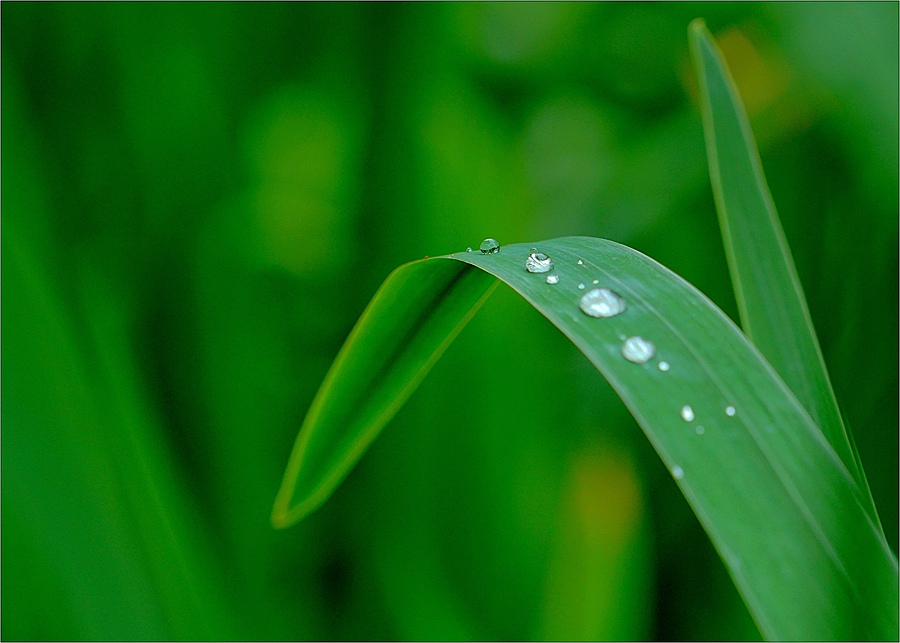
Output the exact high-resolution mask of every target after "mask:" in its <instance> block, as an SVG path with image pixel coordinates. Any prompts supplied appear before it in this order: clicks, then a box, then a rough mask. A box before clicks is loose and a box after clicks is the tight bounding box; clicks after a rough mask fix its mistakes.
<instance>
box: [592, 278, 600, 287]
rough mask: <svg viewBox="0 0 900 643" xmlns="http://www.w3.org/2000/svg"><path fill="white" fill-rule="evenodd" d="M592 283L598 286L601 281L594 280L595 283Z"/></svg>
mask: <svg viewBox="0 0 900 643" xmlns="http://www.w3.org/2000/svg"><path fill="white" fill-rule="evenodd" d="M591 283H592V284H594V285H595V286H596V285H597V284H599V283H600V280H599V279H594V281H592V282H591Z"/></svg>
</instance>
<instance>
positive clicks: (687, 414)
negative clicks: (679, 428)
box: [681, 404, 694, 422]
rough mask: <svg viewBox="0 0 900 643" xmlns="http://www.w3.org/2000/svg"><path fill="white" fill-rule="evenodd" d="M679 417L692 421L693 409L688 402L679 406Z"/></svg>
mask: <svg viewBox="0 0 900 643" xmlns="http://www.w3.org/2000/svg"><path fill="white" fill-rule="evenodd" d="M681 419H682V420H684V421H685V422H693V421H694V409H692V408H691V407H690V405H689V404H685V405H684V406H683V407H681Z"/></svg>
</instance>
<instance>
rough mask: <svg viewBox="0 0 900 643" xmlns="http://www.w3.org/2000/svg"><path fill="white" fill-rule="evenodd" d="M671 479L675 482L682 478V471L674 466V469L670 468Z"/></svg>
mask: <svg viewBox="0 0 900 643" xmlns="http://www.w3.org/2000/svg"><path fill="white" fill-rule="evenodd" d="M672 477H673V478H675V479H676V480H681V479H682V478H683V477H684V469H682V468H681V467H679V466H678V465H677V464H676V465H675V466H674V467H672Z"/></svg>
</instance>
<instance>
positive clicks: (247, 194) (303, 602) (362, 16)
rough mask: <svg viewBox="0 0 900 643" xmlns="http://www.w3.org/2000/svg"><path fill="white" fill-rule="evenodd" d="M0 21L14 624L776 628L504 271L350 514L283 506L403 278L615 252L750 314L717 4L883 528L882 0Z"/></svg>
mask: <svg viewBox="0 0 900 643" xmlns="http://www.w3.org/2000/svg"><path fill="white" fill-rule="evenodd" d="M0 10H2V119H3V122H2V125H3V127H2V161H3V165H2V170H3V171H2V291H3V306H2V326H3V334H2V385H3V396H2V402H3V404H2V589H3V593H2V628H3V629H2V636H3V638H4V639H96V640H103V639H152V640H160V639H172V638H176V639H177V638H188V639H208V638H213V639H250V640H267V639H343V640H346V639H351V640H352V639H375V640H378V639H439V640H440V639H540V638H551V639H579V638H588V639H606V638H612V639H673V640H677V639H713V640H715V639H731V638H736V639H747V638H749V639H752V638H756V637H758V636H759V633H758V632H757V630H756V628H755V626H754V625H753V623H752V621H751V620H750V618H749V616H748V614H747V611H746V609H745V608H744V606H743V604H742V603H741V601H740V598H739V596H738V595H737V592H736V590H735V589H734V587H733V585H732V584H731V582H730V580H729V577H728V575H727V573H726V571H725V569H724V567H723V565H722V563H721V562H720V560H719V558H718V556H717V554H716V552H715V551H714V549H713V548H712V546H711V545H710V543H709V541H708V539H707V537H706V536H705V534H704V532H703V531H702V529H701V528H700V526H699V524H698V522H697V520H696V519H695V518H694V516H693V514H692V513H691V511H690V508H689V507H688V506H687V504H686V502H685V501H684V499H683V497H682V496H681V495H680V493H679V492H678V490H677V488H676V486H675V485H674V483H673V482H672V480H671V478H670V476H669V475H668V474H667V473H666V471H665V468H664V467H663V465H662V463H661V462H660V461H659V459H658V457H657V456H656V455H655V454H654V452H653V450H652V448H651V447H650V446H649V444H648V442H647V440H646V439H645V438H644V436H643V434H642V433H641V431H640V430H639V428H638V427H637V426H636V424H635V422H634V421H633V420H632V418H631V417H630V416H629V414H628V413H627V412H626V410H625V409H624V407H623V405H622V404H621V403H620V402H619V400H618V398H616V396H615V395H614V394H613V393H612V391H611V389H610V388H609V387H608V385H607V384H606V383H605V382H604V381H603V379H602V378H601V377H600V375H599V374H598V373H597V372H596V371H594V369H593V368H592V367H591V366H590V364H589V363H588V362H587V360H586V359H585V358H584V357H582V356H581V354H580V353H578V352H577V351H576V350H575V349H574V348H573V347H572V346H571V345H570V344H569V342H568V341H567V340H566V339H565V338H564V337H563V336H562V335H561V334H560V333H558V332H557V331H556V330H555V329H554V328H553V327H552V326H551V325H550V324H549V322H547V321H546V320H545V319H544V318H543V317H541V316H540V315H539V314H538V313H536V312H535V311H533V310H532V309H530V308H529V307H528V305H527V304H525V303H524V301H522V300H520V299H518V298H517V297H516V296H515V295H514V294H513V293H512V292H511V291H510V290H509V289H507V288H505V287H501V288H500V289H498V290H497V291H496V292H495V294H494V295H493V296H492V297H491V299H490V300H489V301H488V303H487V304H486V305H485V307H484V308H483V309H482V311H481V312H480V314H479V315H477V316H476V317H475V319H474V320H473V321H472V322H471V324H470V325H469V327H468V328H466V330H464V331H463V333H462V335H461V336H460V337H459V339H458V340H457V341H456V343H455V344H454V345H453V346H452V347H451V348H450V350H449V351H448V352H447V354H446V355H445V356H444V358H443V359H442V360H441V362H440V363H439V364H438V365H437V366H436V367H435V369H434V370H433V372H432V373H431V375H430V376H429V377H428V378H427V379H426V381H425V382H424V384H423V385H422V386H421V388H420V389H419V391H418V392H417V393H416V394H415V395H414V396H413V398H412V399H411V400H410V402H409V403H408V404H407V405H406V407H405V408H404V409H403V410H402V411H401V412H400V413H399V415H398V416H397V417H396V419H394V420H393V421H392V422H391V424H390V425H389V426H388V427H387V429H386V430H385V432H384V434H383V435H382V436H381V438H379V440H377V441H376V442H375V444H374V445H373V447H372V448H371V449H370V451H369V452H368V454H367V455H366V456H365V457H364V458H363V460H362V462H361V463H360V465H359V466H358V467H357V468H356V469H355V470H354V472H353V473H352V474H351V475H350V476H349V478H348V479H347V480H346V482H345V484H344V485H343V486H342V487H340V489H339V490H338V491H337V492H336V493H335V495H334V496H333V498H332V499H331V500H330V501H329V502H328V503H327V504H326V505H325V506H324V507H323V508H322V509H320V510H319V511H317V512H316V513H315V514H314V515H312V516H311V517H309V518H308V519H307V520H305V521H304V522H302V523H301V524H299V525H297V526H295V527H293V528H291V529H288V530H285V531H275V530H273V529H272V528H271V527H270V524H269V512H270V509H271V505H272V502H273V500H274V496H275V492H276V490H277V488H278V485H279V482H280V479H281V476H282V473H283V468H284V465H285V464H286V462H287V457H288V453H289V451H290V447H291V445H292V443H293V440H294V438H295V435H296V431H297V429H298V427H299V425H300V422H301V420H302V418H303V416H304V414H305V412H306V409H307V407H308V405H309V403H310V401H311V399H312V397H313V395H314V394H315V392H316V389H317V388H318V385H319V383H320V382H321V380H322V378H323V376H324V374H325V372H326V369H327V368H328V366H329V365H330V363H331V360H332V359H333V357H334V356H335V354H336V352H337V350H338V349H339V347H340V345H341V343H342V342H343V340H344V338H345V337H346V335H347V333H348V332H349V330H350V328H351V327H352V325H353V323H354V322H355V320H356V318H357V316H358V315H359V313H360V312H361V311H362V309H363V307H364V306H365V304H366V303H367V302H368V300H369V299H370V297H371V296H372V294H373V293H374V292H375V289H376V288H377V287H378V285H379V284H380V283H381V281H382V280H383V279H384V278H385V277H386V276H387V274H388V273H389V272H390V270H391V269H393V268H394V267H396V266H397V265H399V264H401V263H403V262H406V261H409V260H412V259H417V258H421V257H422V256H424V255H426V254H431V255H435V254H443V253H449V252H454V251H459V250H462V249H464V248H465V247H466V246H475V245H477V244H478V243H479V242H480V241H481V240H482V239H483V238H484V237H487V236H492V237H496V238H497V239H499V240H500V242H501V243H511V242H520V241H525V242H527V241H537V240H540V239H546V238H552V237H556V236H564V235H593V236H600V237H606V238H611V239H614V240H617V241H619V242H622V243H625V244H627V245H630V246H632V247H635V248H637V249H639V250H641V251H642V252H645V253H646V254H649V255H650V256H652V257H654V258H656V259H657V260H659V261H661V262H662V263H664V264H665V265H667V266H669V267H671V268H672V269H674V270H675V271H676V272H678V273H680V274H681V275H683V276H684V277H686V278H687V279H688V280H690V281H691V282H692V283H694V284H695V285H697V286H698V287H699V288H700V289H701V290H703V291H704V292H706V293H707V294H708V295H709V296H710V297H711V298H712V299H713V300H714V301H716V302H717V303H718V304H719V305H720V306H721V307H722V308H723V309H724V310H725V311H726V312H727V313H728V314H729V315H731V316H732V317H733V318H737V314H736V306H735V302H734V297H733V294H732V292H731V288H730V282H729V277H728V274H727V268H726V264H725V258H724V252H723V249H722V244H721V237H720V233H719V230H718V227H717V221H716V215H715V210H714V205H713V199H712V193H711V189H710V185H709V179H708V174H707V166H706V159H705V154H704V141H703V132H702V128H701V121H700V114H699V110H698V107H697V102H696V93H697V92H696V85H695V80H694V76H693V72H692V68H691V62H690V58H689V55H688V47H687V26H688V23H689V22H690V20H691V19H693V18H695V17H704V18H705V19H706V20H707V23H708V25H709V26H710V28H711V29H712V31H713V32H714V34H715V35H716V37H717V38H718V40H719V42H720V45H721V47H722V49H723V51H724V53H725V56H726V58H727V60H728V62H729V64H730V66H731V68H732V70H733V73H734V75H735V77H736V81H737V84H738V86H739V88H740V90H741V92H742V94H743V96H744V99H745V101H746V104H747V107H748V110H749V113H750V116H751V122H752V125H753V129H754V132H755V134H756V136H757V139H758V142H759V146H760V151H761V155H762V159H763V164H764V167H765V170H766V174H767V177H768V180H769V184H770V186H771V189H772V192H773V195H774V199H775V202H776V204H777V206H778V208H779V212H780V215H781V219H782V221H783V224H784V227H785V230H786V234H787V237H788V240H789V243H790V245H791V248H792V249H793V253H794V258H795V260H796V263H797V268H798V271H799V274H800V278H801V281H802V283H803V286H804V288H805V290H806V294H807V297H808V300H809V305H810V309H811V312H812V317H813V320H814V323H815V326H816V329H817V331H818V333H819V337H820V340H821V343H822V347H823V350H824V354H825V358H826V361H827V364H828V367H829V369H830V373H831V376H832V379H833V383H834V387H835V389H836V392H837V396H838V399H839V400H840V402H841V404H842V409H843V412H844V414H845V417H846V419H847V421H848V423H849V425H850V426H851V427H852V430H853V431H854V434H855V437H856V442H857V444H858V447H859V451H860V453H861V457H862V460H863V462H864V465H865V469H866V472H867V474H868V476H869V480H870V482H871V485H872V489H873V493H874V495H875V499H876V501H877V503H878V507H879V509H880V512H881V516H882V519H883V522H884V525H885V529H886V531H887V535H888V539H889V541H890V543H891V545H892V547H894V549H895V551H896V547H897V531H898V517H897V507H898V430H897V427H898V402H897V391H898V377H897V373H898V369H897V355H898V340H897V328H898V304H897V302H898V296H897V295H898V262H897V254H898V253H897V248H898V153H897V152H898V5H897V4H896V3H825V4H819V3H796V4H793V3H788V4H779V3H775V4H754V3H734V4H732V3H724V4H718V3H699V4H682V3H674V4H668V3H662V4H659V3H637V4H631V3H612V4H527V5H522V4H499V5H494V4H439V5H417V4H401V5H382V4H380V3H375V4H364V5H359V4H324V5H323V4H305V3H301V4H262V5H260V4H205V3H204V4H177V3H176V4H140V3H138V4H118V3H111V4H43V3H34V4H17V3H3V5H2V8H0Z"/></svg>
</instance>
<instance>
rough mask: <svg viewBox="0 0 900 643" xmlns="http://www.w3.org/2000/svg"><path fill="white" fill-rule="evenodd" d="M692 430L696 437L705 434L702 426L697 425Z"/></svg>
mask: <svg viewBox="0 0 900 643" xmlns="http://www.w3.org/2000/svg"><path fill="white" fill-rule="evenodd" d="M694 430H695V431H696V432H697V435H703V434H704V433H706V429H704V428H703V425H702V424H698V425H697V428H696V429H694Z"/></svg>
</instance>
